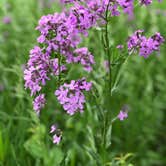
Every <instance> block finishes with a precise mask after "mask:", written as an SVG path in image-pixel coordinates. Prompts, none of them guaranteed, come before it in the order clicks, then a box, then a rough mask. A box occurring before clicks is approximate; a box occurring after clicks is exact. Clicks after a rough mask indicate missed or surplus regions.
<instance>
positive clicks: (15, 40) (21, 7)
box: [0, 0, 166, 166]
mask: <svg viewBox="0 0 166 166" xmlns="http://www.w3.org/2000/svg"><path fill="white" fill-rule="evenodd" d="M57 11H60V7H59V5H58V3H57V2H56V1H53V0H47V1H46V0H45V1H44V0H27V1H26V0H0V72H1V73H0V165H1V166H42V165H43V166H58V165H64V166H85V165H86V166H95V165H97V159H95V158H98V156H97V155H96V154H95V153H94V152H96V153H98V154H100V155H102V152H98V151H97V146H98V145H99V144H100V142H99V141H98V139H97V133H98V131H99V130H100V125H99V124H100V122H99V119H98V118H97V112H96V109H95V107H94V105H95V104H94V103H93V102H94V100H93V98H92V97H88V101H89V102H88V103H87V104H86V108H87V109H86V111H85V112H84V113H83V114H82V115H80V114H77V115H75V116H72V117H69V116H68V115H66V114H65V113H64V111H63V110H60V111H59V109H60V107H59V105H58V104H57V103H56V102H55V101H56V99H55V96H54V94H53V92H54V90H55V82H53V83H49V86H48V89H47V96H48V102H47V106H46V108H45V109H44V110H43V112H42V115H41V118H40V119H38V118H37V117H36V115H35V113H34V111H33V109H32V98H31V97H30V94H29V92H28V91H26V90H25V89H24V81H23V68H24V65H25V64H26V62H27V60H28V55H29V50H30V49H32V48H33V46H34V45H35V44H36V38H37V36H38V35H39V34H38V32H37V31H35V27H36V26H37V23H38V20H39V18H40V17H41V16H42V15H45V14H49V13H54V12H57ZM4 17H9V18H10V19H11V22H9V23H7V24H5V23H4V22H3V19H4ZM165 27H166V2H165V1H163V2H162V3H158V2H157V1H155V2H154V3H153V4H152V5H151V6H150V7H148V8H145V7H139V6H137V7H136V8H135V18H134V20H131V21H129V20H128V19H127V17H126V16H120V17H118V18H113V20H112V24H111V26H110V27H109V31H110V33H111V37H110V41H111V42H112V43H113V44H115V45H118V44H124V43H125V42H126V39H127V37H128V35H129V34H132V33H133V32H134V31H135V30H137V29H144V30H145V32H146V35H149V36H151V35H152V34H154V33H155V32H156V31H159V32H160V33H161V34H162V35H163V36H164V37H166V28H165ZM99 37H100V35H99V32H98V30H96V29H93V30H92V31H91V33H90V35H89V38H88V39H85V42H84V43H85V45H86V46H88V48H89V49H90V50H91V52H92V53H93V54H94V56H95V59H96V66H95V70H94V72H93V74H92V75H91V76H90V77H91V78H92V79H93V77H94V79H99V80H100V79H102V74H103V72H104V69H103V65H102V60H103V57H104V55H103V54H104V53H103V52H102V51H101V49H102V46H101V43H100V42H99V40H98V38H99ZM165 52H166V46H165V43H164V45H163V46H162V48H161V52H160V55H156V54H154V55H152V56H150V57H149V58H148V59H144V58H142V57H139V56H131V57H130V58H129V60H128V62H127V65H125V67H124V68H123V72H122V77H121V79H120V83H119V84H118V88H117V90H116V93H115V95H114V98H113V101H111V102H110V104H111V107H112V110H111V111H112V112H113V115H116V114H117V113H118V112H119V110H120V108H121V106H122V105H123V104H128V105H129V107H130V112H129V118H128V119H127V120H125V121H124V122H116V123H115V125H114V126H113V131H112V144H111V147H109V149H108V154H107V156H108V158H109V161H108V165H109V162H110V163H111V162H112V165H113V166H114V165H132V164H133V165H136V166H165V165H166V146H165V143H166V125H165V123H164V122H165V120H166V119H165V116H166V115H165V111H166V81H165V80H166V74H165V73H166V65H165V64H166V55H165ZM102 55H103V56H102ZM72 71H74V68H73V69H71V72H70V74H71V75H69V76H68V77H71V78H72V77H74V76H75V75H74V76H73V75H72ZM77 74H78V75H79V74H80V75H81V74H82V73H81V71H80V73H77ZM76 76H77V75H76ZM76 76H75V77H76ZM54 122H57V123H58V124H59V126H60V128H61V129H62V130H63V135H64V136H63V140H62V143H61V144H60V145H59V146H56V145H53V144H52V141H51V136H49V134H48V133H49V127H50V125H51V124H52V123H54ZM95 155H96V156H95ZM126 155H127V156H126ZM128 156H130V157H129V159H128V160H127V161H126V162H125V161H124V160H125V157H126V158H127V157H128ZM117 157H118V159H117ZM116 160H118V161H120V162H119V164H117V163H116V162H115V163H114V162H113V161H116ZM129 163H132V164H129ZM110 165H111V164H110Z"/></svg>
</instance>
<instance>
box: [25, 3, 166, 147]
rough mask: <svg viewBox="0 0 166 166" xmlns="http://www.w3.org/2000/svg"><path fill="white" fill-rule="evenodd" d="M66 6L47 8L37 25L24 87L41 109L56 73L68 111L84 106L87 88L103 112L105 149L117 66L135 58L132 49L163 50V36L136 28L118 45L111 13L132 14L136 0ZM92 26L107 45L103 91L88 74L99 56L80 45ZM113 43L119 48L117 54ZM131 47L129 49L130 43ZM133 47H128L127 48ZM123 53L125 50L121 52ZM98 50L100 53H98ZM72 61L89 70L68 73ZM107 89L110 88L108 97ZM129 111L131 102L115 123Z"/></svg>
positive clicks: (142, 52)
mask: <svg viewBox="0 0 166 166" xmlns="http://www.w3.org/2000/svg"><path fill="white" fill-rule="evenodd" d="M151 3H152V0H138V1H137V4H139V5H145V6H148V5H150V4H151ZM61 4H63V6H64V9H63V11H62V12H61V13H54V14H48V15H46V16H42V17H41V19H40V20H39V23H38V26H37V27H36V30H38V31H39V32H40V36H39V37H38V38H37V42H38V43H39V46H34V48H33V49H32V50H31V51H30V57H29V60H28V63H27V67H26V69H25V71H24V80H25V88H26V89H29V90H30V91H31V96H35V98H34V101H33V108H34V110H35V111H36V113H37V115H40V112H41V110H42V109H43V108H44V107H45V104H46V95H45V94H44V92H43V88H44V86H46V85H47V82H48V81H51V80H52V79H56V88H55V89H54V94H55V97H56V98H57V101H58V102H59V104H60V105H62V107H63V109H64V110H65V111H66V113H67V114H69V115H74V114H75V113H77V112H80V113H82V112H84V110H85V104H86V97H85V94H87V93H86V92H88V93H89V95H92V96H93V98H94V100H96V105H99V106H97V107H98V109H99V111H100V112H101V116H102V118H103V123H104V124H103V126H104V129H103V133H102V146H103V149H106V147H107V145H106V130H108V127H107V126H108V125H109V120H108V117H109V113H110V110H109V109H110V108H108V107H107V105H108V104H107V103H108V102H109V101H110V100H112V99H113V95H114V91H115V88H116V84H117V79H118V76H119V74H120V70H119V71H118V73H116V76H115V77H114V76H113V75H114V73H113V68H114V67H115V66H117V67H118V68H121V66H122V65H124V64H125V62H126V61H127V60H128V59H129V58H130V56H131V54H139V55H140V56H143V57H144V58H148V57H149V56H150V55H151V54H152V53H153V52H154V51H159V48H160V45H161V44H162V43H163V42H164V38H163V37H162V36H161V35H160V33H159V32H156V33H155V34H154V35H153V36H151V37H149V38H147V37H145V36H144V35H143V32H144V31H143V30H136V31H135V32H134V34H133V35H131V36H130V37H129V38H128V40H127V44H124V45H118V46H113V44H112V43H111V42H110V38H109V34H110V31H109V26H110V25H111V19H112V18H113V17H117V16H119V15H120V14H121V13H124V14H127V15H128V16H130V17H132V16H133V11H134V4H135V2H134V0H93V1H92V0H61ZM93 28H96V29H100V33H101V45H103V50H104V51H105V55H106V59H105V62H106V63H105V67H106V68H107V69H106V75H105V78H106V79H105V87H103V89H104V88H105V90H104V91H103V93H100V92H99V90H98V89H97V88H96V83H95V81H94V80H90V81H88V80H89V79H90V78H88V75H89V74H90V73H93V67H94V66H95V58H94V55H93V54H92V52H93V51H92V52H91V51H89V49H88V48H87V47H80V45H82V43H83V42H82V41H83V38H87V37H88V35H89V31H90V30H92V29H93ZM112 48H115V49H117V50H118V51H119V52H120V54H118V55H117V56H116V57H114V55H113V53H112ZM126 48H127V49H126ZM126 50H128V51H126ZM122 54H123V55H122ZM95 56H98V55H95ZM73 64H80V65H81V66H82V69H83V70H85V72H87V75H86V76H84V77H83V78H78V79H77V80H74V79H73V80H70V81H69V80H67V79H66V76H67V74H68V72H69V70H70V67H72V65H73ZM104 93H105V94H106V95H105V97H104ZM98 95H100V96H101V97H102V95H103V97H104V99H103V102H101V103H97V102H98V100H97V96H98ZM127 117H128V108H127V107H125V108H124V107H123V108H122V109H121V110H120V112H119V114H118V115H117V116H116V117H114V118H112V120H111V121H110V124H111V126H112V124H113V122H114V121H115V120H117V119H119V120H120V121H122V120H124V119H126V118H127ZM50 133H53V134H54V135H53V143H55V144H59V143H60V141H61V138H62V132H61V131H60V129H57V126H55V125H53V126H51V131H50Z"/></svg>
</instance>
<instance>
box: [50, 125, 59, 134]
mask: <svg viewBox="0 0 166 166" xmlns="http://www.w3.org/2000/svg"><path fill="white" fill-rule="evenodd" d="M56 129H57V127H56V125H52V126H51V130H50V133H53V132H55V131H56Z"/></svg>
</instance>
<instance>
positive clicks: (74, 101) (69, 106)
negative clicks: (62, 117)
mask: <svg viewBox="0 0 166 166" xmlns="http://www.w3.org/2000/svg"><path fill="white" fill-rule="evenodd" d="M91 86H92V83H88V82H86V80H85V79H81V80H77V81H74V80H72V81H71V82H70V84H66V83H65V84H64V85H62V86H60V88H59V89H58V90H56V91H55V95H56V96H57V99H58V101H59V102H60V104H62V105H63V108H64V110H65V111H66V112H67V113H68V114H70V115H73V114H74V113H76V112H83V109H84V103H85V96H84V94H83V91H89V90H90V89H91Z"/></svg>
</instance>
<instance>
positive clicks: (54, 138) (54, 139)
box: [53, 134, 61, 144]
mask: <svg viewBox="0 0 166 166" xmlns="http://www.w3.org/2000/svg"><path fill="white" fill-rule="evenodd" d="M60 141H61V136H57V135H56V134H55V135H54V136H53V143H54V144H59V143H60Z"/></svg>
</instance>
